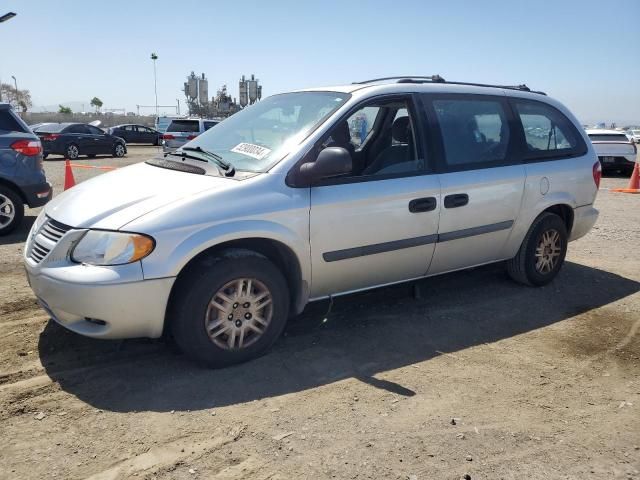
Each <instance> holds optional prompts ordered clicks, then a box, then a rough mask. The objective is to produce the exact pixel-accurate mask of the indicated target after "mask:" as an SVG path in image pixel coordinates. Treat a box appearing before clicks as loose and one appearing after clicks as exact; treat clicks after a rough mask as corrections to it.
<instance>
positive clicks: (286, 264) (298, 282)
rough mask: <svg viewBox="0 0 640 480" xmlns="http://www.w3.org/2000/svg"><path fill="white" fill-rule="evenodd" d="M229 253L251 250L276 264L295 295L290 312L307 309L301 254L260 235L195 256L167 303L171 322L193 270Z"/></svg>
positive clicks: (306, 288)
mask: <svg viewBox="0 0 640 480" xmlns="http://www.w3.org/2000/svg"><path fill="white" fill-rule="evenodd" d="M229 250H248V251H251V252H255V253H257V254H259V255H261V256H264V257H266V258H267V259H269V260H270V261H272V262H273V263H274V264H275V266H276V267H277V268H278V269H279V270H280V271H281V272H282V274H283V276H284V277H285V280H286V282H287V286H288V288H289V291H290V293H291V298H290V311H291V312H292V313H293V314H294V315H295V314H298V313H300V312H301V311H302V310H303V309H304V306H305V305H306V303H307V300H308V297H309V293H308V292H309V288H308V284H307V282H306V281H305V280H304V278H303V273H302V266H301V265H300V261H299V260H298V257H297V255H296V254H295V252H294V251H293V249H291V248H290V247H289V246H288V245H286V244H285V243H283V242H281V241H279V240H275V239H273V238H267V237H260V236H256V237H246V238H238V239H234V240H227V241H224V242H221V243H217V244H215V245H213V246H210V247H208V248H205V249H204V250H202V251H200V252H199V253H197V254H196V255H195V256H193V257H192V258H191V259H190V260H189V261H188V262H187V263H186V264H185V265H184V266H183V267H182V268H181V269H180V272H179V273H178V275H177V277H176V281H175V282H174V284H173V287H172V289H171V293H170V295H169V301H168V302H167V315H166V318H167V319H170V318H171V315H169V314H168V313H169V309H170V308H172V305H173V301H174V298H175V295H176V293H177V292H178V290H179V288H180V287H181V286H182V285H183V282H184V281H185V279H186V278H188V277H189V273H190V271H191V270H192V269H194V268H197V267H198V266H199V265H201V264H202V263H203V262H206V261H207V259H211V258H214V257H217V256H219V255H221V254H222V253H223V252H225V251H229ZM167 328H168V322H165V327H164V329H165V331H167Z"/></svg>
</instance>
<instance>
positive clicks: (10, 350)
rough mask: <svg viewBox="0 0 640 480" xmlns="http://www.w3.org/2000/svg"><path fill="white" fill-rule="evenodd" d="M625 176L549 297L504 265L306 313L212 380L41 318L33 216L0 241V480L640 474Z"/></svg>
mask: <svg viewBox="0 0 640 480" xmlns="http://www.w3.org/2000/svg"><path fill="white" fill-rule="evenodd" d="M154 151H155V149H154V148H153V147H133V148H131V149H130V152H129V155H128V157H127V158H126V159H123V160H115V159H112V158H102V159H97V160H92V161H86V160H82V161H80V163H86V164H90V165H115V166H119V165H122V164H124V163H133V162H136V161H141V160H143V159H144V158H145V156H147V155H149V154H152V153H153V152H154ZM46 168H47V172H48V176H49V178H50V179H51V180H52V181H53V183H54V184H55V187H56V189H57V190H58V191H59V190H60V189H61V185H62V182H63V163H62V162H60V161H56V160H55V159H51V160H48V161H47V162H46ZM99 173H100V172H99V171H90V170H77V171H76V177H77V179H78V180H82V179H84V178H86V177H88V176H91V175H95V174H99ZM626 182H627V179H626V178H621V177H608V178H605V179H603V182H602V187H603V189H602V190H601V192H600V194H599V196H598V200H597V202H596V206H597V207H598V208H599V209H600V212H601V213H600V219H599V221H598V223H597V225H596V227H595V228H594V229H593V230H592V231H591V232H590V233H589V234H588V235H587V236H586V237H585V238H583V239H581V240H578V241H577V242H574V243H572V244H571V245H570V247H569V254H568V257H567V263H566V265H565V267H564V269H563V270H562V272H561V274H560V275H559V277H558V278H557V279H556V281H554V282H553V283H552V284H551V285H549V286H547V287H544V288H540V289H533V288H526V287H522V286H518V285H516V284H514V283H512V282H511V281H509V280H508V279H507V278H506V277H505V274H504V271H503V269H502V267H501V266H500V265H494V266H489V267H484V268H478V269H474V270H470V271H465V272H460V273H454V274H449V275H444V276H441V277H435V278H430V279H427V280H424V281H421V282H420V283H419V291H420V295H418V296H417V298H416V297H415V296H414V295H413V291H412V286H407V285H405V286H397V287H393V288H386V289H381V290H377V291H373V292H368V293H364V294H359V295H354V296H351V297H347V298H339V299H338V300H336V302H335V305H334V308H333V311H332V312H331V314H330V315H329V316H328V318H326V319H325V313H326V309H327V304H326V303H319V304H314V305H312V306H311V307H309V308H308V309H307V311H306V312H305V313H304V314H303V315H302V316H301V318H299V319H297V320H296V321H293V322H291V323H290V325H289V327H288V329H287V331H286V335H285V337H284V338H282V339H281V340H280V341H279V342H278V343H277V344H276V346H275V347H274V349H273V350H272V352H271V353H269V354H268V355H267V356H265V357H263V358H261V359H259V360H256V361H253V362H250V363H247V364H244V365H241V366H237V367H233V368H227V369H223V370H215V371H211V370H205V369H202V368H199V367H197V366H194V365H193V364H191V363H189V362H188V361H187V360H186V359H185V358H183V357H182V356H181V355H179V354H178V353H176V352H175V351H173V350H172V349H171V348H169V347H167V346H166V345H164V344H163V343H161V342H159V341H149V340H131V341H125V342H108V341H97V340H91V339H87V338H83V337H80V336H78V335H75V334H72V333H69V332H67V331H65V330H63V329H62V328H61V327H59V326H57V325H56V324H54V323H51V322H49V321H48V318H47V316H46V315H45V314H44V312H43V311H42V310H41V309H40V308H39V307H38V306H37V305H36V303H35V300H34V297H33V295H32V293H31V290H30V289H29V288H28V286H27V283H26V280H25V276H24V272H23V269H22V266H21V259H20V257H21V252H22V248H23V242H24V238H25V236H26V233H27V230H28V228H29V227H30V225H31V223H32V222H33V220H34V218H35V215H36V214H37V211H29V212H28V213H27V222H26V225H25V227H24V228H23V229H21V230H20V231H19V232H17V233H16V234H14V235H12V236H10V237H5V238H3V239H1V240H0V278H1V282H0V478H11V479H25V478H38V479H39V478H59V479H75V478H91V479H120V478H134V477H135V478H143V479H156V478H157V479H187V478H188V479H201V478H202V479H204V478H214V479H236V478H238V479H240V478H241V479H299V478H312V479H332V478H338V479H365V478H367V479H420V480H422V479H459V478H462V477H463V476H464V475H469V476H470V478H472V479H474V480H475V479H523V478H527V479H585V478H587V479H591V478H593V479H640V293H639V292H640V195H638V196H634V195H625V194H617V193H613V192H610V191H608V189H609V188H613V187H616V186H624V185H626Z"/></svg>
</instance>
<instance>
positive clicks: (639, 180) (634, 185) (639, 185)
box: [611, 157, 640, 193]
mask: <svg viewBox="0 0 640 480" xmlns="http://www.w3.org/2000/svg"><path fill="white" fill-rule="evenodd" d="M638 160H640V157H638V159H636V164H635V166H634V167H633V173H632V174H631V178H630V179H629V185H627V188H612V189H611V191H612V192H622V193H640V163H638Z"/></svg>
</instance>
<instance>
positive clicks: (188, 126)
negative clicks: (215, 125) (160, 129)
mask: <svg viewBox="0 0 640 480" xmlns="http://www.w3.org/2000/svg"><path fill="white" fill-rule="evenodd" d="M199 131H200V128H199V124H198V121H197V120H174V121H172V122H171V124H170V125H169V127H168V128H167V132H185V133H194V132H195V133H197V132H199Z"/></svg>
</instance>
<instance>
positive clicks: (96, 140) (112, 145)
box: [35, 123, 127, 160]
mask: <svg viewBox="0 0 640 480" xmlns="http://www.w3.org/2000/svg"><path fill="white" fill-rule="evenodd" d="M35 133H36V135H38V137H40V140H41V141H42V147H43V148H44V158H47V156H48V155H51V154H57V155H64V156H65V157H66V158H68V159H70V160H74V159H76V158H78V157H79V156H80V155H86V156H88V157H89V158H93V157H95V156H96V155H99V154H106V155H112V156H114V157H118V158H120V157H124V156H125V154H126V153H127V144H126V142H125V141H124V139H122V138H120V137H116V136H114V135H110V134H108V133H105V132H104V131H103V130H101V129H99V128H98V127H94V126H93V125H87V124H86V123H48V124H45V125H42V126H40V127H37V128H36V129H35Z"/></svg>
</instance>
